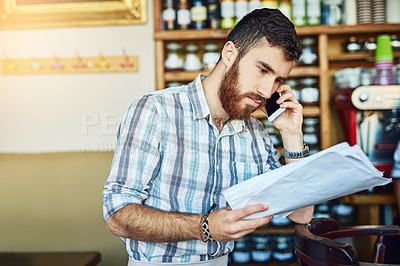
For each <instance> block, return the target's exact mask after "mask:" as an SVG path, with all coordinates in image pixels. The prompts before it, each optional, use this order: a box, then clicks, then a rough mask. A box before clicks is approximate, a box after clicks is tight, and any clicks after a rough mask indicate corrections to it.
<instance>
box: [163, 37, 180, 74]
mask: <svg viewBox="0 0 400 266" xmlns="http://www.w3.org/2000/svg"><path fill="white" fill-rule="evenodd" d="M165 48H166V50H167V58H166V59H165V62H164V67H165V70H182V68H183V54H182V48H183V45H182V43H178V42H169V43H167V45H166V47H165Z"/></svg>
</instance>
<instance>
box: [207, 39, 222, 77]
mask: <svg viewBox="0 0 400 266" xmlns="http://www.w3.org/2000/svg"><path fill="white" fill-rule="evenodd" d="M203 50H204V54H203V66H204V70H208V71H211V70H213V69H214V67H215V65H216V64H217V62H218V60H219V57H220V54H219V45H218V44H216V43H206V44H204V47H203Z"/></svg>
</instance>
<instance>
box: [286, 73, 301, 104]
mask: <svg viewBox="0 0 400 266" xmlns="http://www.w3.org/2000/svg"><path fill="white" fill-rule="evenodd" d="M285 83H286V84H287V85H289V86H290V88H291V89H292V93H293V94H294V96H295V97H296V99H297V100H298V101H299V102H300V101H301V98H300V89H299V83H298V81H297V80H296V79H287V80H286V81H285Z"/></svg>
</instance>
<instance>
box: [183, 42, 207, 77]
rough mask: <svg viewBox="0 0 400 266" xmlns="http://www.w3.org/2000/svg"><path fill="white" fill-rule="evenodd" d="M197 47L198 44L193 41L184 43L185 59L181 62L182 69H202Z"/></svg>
mask: <svg viewBox="0 0 400 266" xmlns="http://www.w3.org/2000/svg"><path fill="white" fill-rule="evenodd" d="M199 48H200V47H199V45H198V44H195V43H189V44H187V45H186V47H185V49H186V60H185V63H184V64H183V70H185V71H199V70H202V69H203V63H202V62H201V59H200V54H199Z"/></svg>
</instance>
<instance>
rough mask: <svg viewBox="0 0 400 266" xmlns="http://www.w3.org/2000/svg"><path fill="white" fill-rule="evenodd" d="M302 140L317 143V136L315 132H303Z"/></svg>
mask: <svg viewBox="0 0 400 266" xmlns="http://www.w3.org/2000/svg"><path fill="white" fill-rule="evenodd" d="M303 139H304V142H305V143H307V144H308V145H317V144H318V137H317V135H316V134H303Z"/></svg>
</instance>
